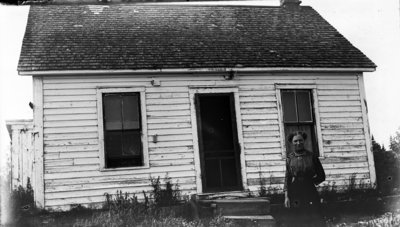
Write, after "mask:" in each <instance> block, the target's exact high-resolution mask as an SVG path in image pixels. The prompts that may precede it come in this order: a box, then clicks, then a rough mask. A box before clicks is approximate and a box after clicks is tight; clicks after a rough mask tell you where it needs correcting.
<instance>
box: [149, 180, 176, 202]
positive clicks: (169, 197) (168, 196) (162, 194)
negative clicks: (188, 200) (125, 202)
mask: <svg viewBox="0 0 400 227" xmlns="http://www.w3.org/2000/svg"><path fill="white" fill-rule="evenodd" d="M150 181H151V186H152V187H153V191H152V196H153V199H154V205H155V206H156V207H165V206H173V205H177V204H179V203H180V201H181V192H180V189H179V185H178V184H175V186H174V184H173V183H172V182H171V178H169V177H168V176H166V177H165V189H163V188H161V181H160V177H157V178H150Z"/></svg>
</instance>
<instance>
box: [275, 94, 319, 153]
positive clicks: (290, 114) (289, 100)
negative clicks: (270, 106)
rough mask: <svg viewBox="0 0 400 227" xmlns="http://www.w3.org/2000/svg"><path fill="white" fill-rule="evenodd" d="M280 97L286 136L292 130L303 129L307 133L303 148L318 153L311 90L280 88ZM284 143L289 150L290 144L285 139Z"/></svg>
mask: <svg viewBox="0 0 400 227" xmlns="http://www.w3.org/2000/svg"><path fill="white" fill-rule="evenodd" d="M281 98H282V110H283V123H284V127H285V136H286V138H288V136H289V134H290V133H292V132H294V131H303V132H305V133H307V135H308V138H307V140H306V141H305V148H306V149H307V150H309V151H312V152H316V153H317V154H318V146H317V138H316V131H315V116H314V111H313V109H314V108H313V100H312V92H311V90H303V89H296V90H281ZM286 145H287V146H286V147H287V148H288V152H289V151H290V149H291V148H292V146H291V144H290V143H288V141H287V140H286Z"/></svg>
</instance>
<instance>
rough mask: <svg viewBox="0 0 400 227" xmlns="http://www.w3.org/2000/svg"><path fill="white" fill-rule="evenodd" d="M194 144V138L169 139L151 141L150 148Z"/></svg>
mask: <svg viewBox="0 0 400 227" xmlns="http://www.w3.org/2000/svg"><path fill="white" fill-rule="evenodd" d="M191 145H193V140H179V141H167V142H157V143H154V142H150V143H149V148H155V147H159V148H161V147H180V146H183V147H184V146H191Z"/></svg>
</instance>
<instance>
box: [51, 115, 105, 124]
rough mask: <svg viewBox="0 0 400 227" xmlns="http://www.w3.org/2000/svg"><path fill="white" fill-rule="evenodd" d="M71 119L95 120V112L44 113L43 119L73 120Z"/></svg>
mask: <svg viewBox="0 0 400 227" xmlns="http://www.w3.org/2000/svg"><path fill="white" fill-rule="evenodd" d="M73 120H97V114H93V113H91V114H59V115H45V116H44V121H45V122H49V121H73Z"/></svg>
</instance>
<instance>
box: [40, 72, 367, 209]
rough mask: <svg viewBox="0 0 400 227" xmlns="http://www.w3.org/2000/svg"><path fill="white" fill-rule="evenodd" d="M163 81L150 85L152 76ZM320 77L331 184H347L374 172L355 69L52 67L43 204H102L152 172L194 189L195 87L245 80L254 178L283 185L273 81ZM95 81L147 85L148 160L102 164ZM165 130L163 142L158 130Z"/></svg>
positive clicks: (253, 185) (251, 181) (245, 121)
mask: <svg viewBox="0 0 400 227" xmlns="http://www.w3.org/2000/svg"><path fill="white" fill-rule="evenodd" d="M153 79H157V80H159V81H160V83H161V86H160V87H153V86H152V85H151V81H152V80H153ZM277 83H279V84H315V85H316V91H317V97H318V100H315V105H317V106H318V110H319V117H320V119H319V121H320V123H321V134H322V141H323V144H322V145H323V146H322V147H323V156H324V157H323V158H322V163H323V166H324V168H325V170H326V173H327V181H326V182H325V183H332V182H333V181H335V182H336V185H343V184H346V183H348V182H349V177H350V176H351V175H354V177H355V178H356V180H357V182H366V183H368V182H369V180H370V173H369V167H368V160H367V146H366V135H367V134H366V133H365V130H364V125H363V113H362V104H361V98H360V89H359V82H358V77H357V75H356V74H355V73H353V74H329V73H324V74H311V73H308V74H305V73H303V74H293V73H292V74H289V73H276V74H274V73H269V74H266V73H264V74H255V73H253V74H252V73H240V74H239V75H237V76H236V77H235V78H234V79H233V80H224V78H223V76H222V74H193V75H170V76H168V75H163V76H157V75H146V76H138V75H135V76H123V75H119V76H85V75H80V76H65V77H60V76H54V77H50V76H46V77H44V79H43V107H44V109H43V119H44V125H43V126H44V180H45V206H46V207H47V208H50V207H52V208H57V207H59V208H63V207H65V206H68V205H71V204H90V203H99V202H102V201H103V200H104V193H115V192H116V191H117V190H122V191H124V192H125V191H126V192H135V193H137V194H138V195H139V194H140V193H141V192H142V191H143V190H145V191H148V190H150V189H151V187H150V185H149V178H150V176H153V177H157V176H160V177H161V178H163V177H164V176H166V174H168V176H169V177H171V178H172V179H173V181H174V182H178V183H179V185H180V189H181V190H182V191H183V193H194V192H196V172H195V155H194V148H193V137H192V122H191V111H190V100H189V90H190V89H191V88H192V87H218V86H232V87H238V89H239V97H240V100H239V101H240V110H241V113H240V114H241V119H242V126H243V140H244V141H243V146H242V147H244V151H242V152H244V153H245V163H246V171H247V175H246V177H247V185H248V186H249V188H250V189H251V190H257V189H258V185H259V179H260V176H261V177H262V178H265V182H266V183H267V185H270V184H271V186H272V187H280V188H281V187H282V183H283V177H284V172H285V161H284V159H283V158H282V146H283V145H282V144H281V138H280V136H281V135H280V124H279V120H278V119H279V117H278V116H279V113H278V102H277V98H276V90H275V84H277ZM97 87H115V88H118V87H145V88H146V92H145V93H146V102H147V106H146V111H147V127H148V132H147V135H148V138H149V142H148V147H149V160H150V168H148V169H138V170H119V171H99V169H100V165H99V162H100V159H99V144H98V130H99V129H98V120H97V107H96V105H97V104H96V88H97ZM153 135H158V142H157V143H153V142H152V140H151V138H152V136H153Z"/></svg>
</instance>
